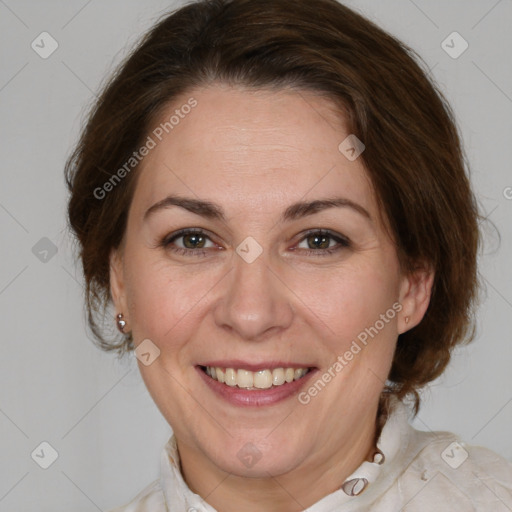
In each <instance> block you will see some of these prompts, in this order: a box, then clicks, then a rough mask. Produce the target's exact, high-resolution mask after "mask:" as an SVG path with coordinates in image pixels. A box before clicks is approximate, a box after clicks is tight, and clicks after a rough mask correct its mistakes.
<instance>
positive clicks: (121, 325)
mask: <svg viewBox="0 0 512 512" xmlns="http://www.w3.org/2000/svg"><path fill="white" fill-rule="evenodd" d="M116 324H117V328H118V329H119V331H120V332H122V333H123V334H124V328H125V327H126V321H125V320H123V314H122V313H119V314H118V315H117V317H116Z"/></svg>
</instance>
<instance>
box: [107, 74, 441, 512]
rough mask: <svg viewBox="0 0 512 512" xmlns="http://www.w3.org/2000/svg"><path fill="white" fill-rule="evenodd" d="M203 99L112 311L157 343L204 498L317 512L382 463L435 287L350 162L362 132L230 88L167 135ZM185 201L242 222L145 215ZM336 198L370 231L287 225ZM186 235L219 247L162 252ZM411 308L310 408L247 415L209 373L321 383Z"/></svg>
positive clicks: (139, 233) (329, 224) (167, 412)
mask: <svg viewBox="0 0 512 512" xmlns="http://www.w3.org/2000/svg"><path fill="white" fill-rule="evenodd" d="M191 97H193V98H195V100H197V107H195V108H194V109H193V110H192V112H191V113H190V114H188V115H187V116H186V117H185V118H184V119H182V120H180V123H179V124H178V125H177V126H175V127H174V129H173V130H172V131H170V132H169V134H168V135H166V136H165V137H164V138H163V139H162V141H161V142H159V143H158V144H157V146H156V147H155V148H153V149H152V150H151V151H150V153H149V154H148V156H146V157H145V158H144V160H143V162H142V164H141V167H140V168H139V169H138V171H137V172H139V173H140V174H139V176H138V181H137V186H136V190H135V194H134V197H133V201H132V204H131V208H130V212H129V218H128V224H127V230H126V233H125V237H124V240H123V243H122V245H121V247H120V248H119V250H118V251H115V252H113V253H112V257H111V291H112V297H113V300H114V303H115V306H116V308H117V311H119V312H123V314H124V316H125V319H126V321H127V328H126V330H131V331H132V332H133V336H134V342H135V344H136V345H137V344H138V343H140V342H141V341H142V340H144V339H146V338H149V339H150V340H151V341H152V342H153V343H154V344H155V345H156V346H158V348H159V349H160V351H161V352H160V356H159V357H158V358H157V359H156V360H155V361H154V362H153V363H152V364H151V365H149V366H144V365H142V364H141V363H140V362H139V367H140V371H141V374H142V377H143V379H144V381H145V384H146V386H147V388H148V390H149V392H150V394H151V396H152V397H153V399H154V401H155V403H156V404H157V406H158V407H159V409H160V411H161V412H162V414H163V416H164V417H165V418H166V420H167V421H168V422H169V424H170V425H171V426H172V428H173V430H174V433H175V435H176V438H177V442H178V449H179V452H180V457H181V461H182V471H183V474H184V477H185V480H186V482H187V483H188V485H189V487H190V488H191V489H192V490H193V491H194V492H196V493H198V494H199V495H201V496H202V497H203V498H204V499H205V500H206V501H207V502H208V503H210V504H211V505H212V506H214V507H215V508H216V509H217V510H219V511H222V512H231V511H235V510H236V511H240V510H244V511H252V510H255V511H256V510H258V511H261V510H267V511H280V512H283V511H285V512H288V511H290V512H292V511H299V510H303V509H304V508H306V507H308V506H311V505H312V504H313V503H315V502H317V501H318V500H319V499H321V498H322V497H324V496H326V495H327V494H329V493H331V492H333V491H335V490H336V489H338V488H339V486H340V485H341V484H342V483H343V481H344V480H345V479H346V478H347V477H348V476H349V475H350V474H351V473H352V472H353V471H354V470H355V469H356V468H357V467H358V466H359V465H360V464H361V463H362V462H363V461H364V460H365V459H367V458H369V457H370V455H371V454H372V453H373V440H374V435H375V418H376V414H377V406H378V400H379V395H380V392H381V390H382V388H383V386H384V384H385V380H386V377H387V375H388V372H389V369H390V366H391V362H392V357H393V352H394V349H395V345H396V340H397V337H398V335H399V334H400V333H401V332H404V331H405V330H407V329H410V328H412V327H413V326H415V325H417V324H418V323H419V322H420V321H421V318H422V317H423V315H424V313H425V311H426V308H427V306H428V302H429V298H430V291H431V286H432V277H433V276H432V275H431V273H429V272H428V271H418V272H417V273H415V274H412V275H404V274H403V273H402V272H401V269H400V265H399V262H398V258H397V253H396V249H395V247H394V244H393V242H392V240H391V239H390V238H389V236H388V234H387V231H386V229H385V227H384V225H383V224H382V221H381V220H379V219H380V216H379V211H378V206H377V202H376V200H375V197H374V195H373V191H372V187H371V184H370V182H369V179H368V177H367V174H366V171H365V169H364V165H363V163H362V160H361V159H360V158H359V159H357V160H355V161H354V162H351V161H349V160H348V159H347V158H345V156H344V155H343V154H341V153H340V151H339V150H338V146H339V144H340V143H341V142H342V141H343V140H344V139H345V138H346V137H347V135H349V133H348V132H347V130H346V128H345V126H344V123H343V118H342V116H341V115H340V113H339V112H338V111H337V110H336V109H335V107H334V105H333V104H332V103H330V101H329V100H327V99H325V98H322V97H320V96H316V95H314V94H313V93H311V92H305V91H301V92H298V91H293V90H287V91H279V92H276V91H266V90H260V91H254V90H246V89H243V88H231V87H228V86H223V85H220V84H215V85H212V86H210V87H208V88H204V89H196V90H193V91H189V93H187V94H186V95H184V96H183V97H181V98H179V99H178V100H177V101H176V102H174V103H173V105H172V106H169V108H168V109H166V110H165V112H163V113H162V116H161V118H159V119H158V120H157V121H156V123H155V126H157V125H158V124H159V123H160V122H161V121H164V120H167V119H169V117H170V115H172V113H173V112H174V110H175V109H176V108H179V106H180V105H183V104H184V103H186V102H187V100H188V99H189V98H191ZM170 194H173V195H179V196H182V197H190V198H193V199H200V200H207V201H211V202H213V203H216V204H217V205H219V206H220V207H221V208H222V209H223V210H224V213H225V217H226V218H225V220H224V221H221V220H216V219H209V218H205V217H203V216H200V215H197V214H195V213H191V212H189V211H187V210H185V209H183V208H180V207H177V206H172V207H168V208H162V209H158V210H157V211H154V212H153V213H152V214H150V215H148V216H147V218H146V219H145V218H144V215H145V212H146V211H147V210H148V209H149V208H150V207H151V206H152V205H154V204H155V203H157V202H159V201H161V200H162V199H164V198H165V197H166V196H168V195H170ZM334 196H336V197H344V198H346V199H349V200H350V201H353V202H354V203H357V204H358V205H360V206H362V207H363V208H364V209H366V210H367V212H368V213H369V215H370V219H368V218H366V217H365V216H364V215H362V214H361V213H359V212H357V211H356V210H354V209H352V208H350V207H336V208H328V209H325V210H322V211H319V212H317V213H314V214H312V215H308V216H306V217H303V218H299V219H296V220H288V221H282V220H280V217H281V215H282V213H283V212H284V210H285V209H286V208H287V207H288V206H290V205H291V204H292V203H295V202H297V201H311V200H316V199H329V198H332V197H334ZM183 228H201V229H202V230H204V231H206V234H207V238H206V239H205V240H206V241H203V243H204V246H203V247H202V248H201V247H200V248H194V247H195V245H190V239H187V240H185V239H184V238H178V239H176V240H175V241H174V245H172V244H171V245H168V246H167V247H163V246H162V245H161V244H160V242H161V241H162V239H165V238H166V237H167V238H169V235H171V234H173V233H175V232H176V231H178V230H179V229H183ZM311 229H324V230H330V231H332V232H333V233H334V234H335V235H341V236H343V237H346V238H348V239H349V240H350V246H349V247H343V246H339V244H338V243H337V241H336V240H334V239H332V238H328V239H327V242H326V243H327V245H328V246H329V247H331V248H333V247H339V250H337V251H335V252H333V253H331V254H326V253H325V250H324V251H322V249H321V248H316V246H315V245H314V244H311V240H312V239H314V236H313V237H311V236H310V237H309V238H307V237H306V234H305V233H306V232H307V231H308V230H311ZM249 236H250V237H253V238H254V239H255V240H256V241H257V242H258V243H259V245H260V246H261V247H262V248H263V253H262V254H261V255H260V256H259V257H258V258H257V259H256V260H255V261H254V262H252V263H250V264H249V263H247V262H246V261H244V259H242V258H241V257H240V256H239V255H238V254H237V253H236V252H235V250H236V248H237V247H238V246H239V244H240V243H241V242H242V241H243V240H244V239H246V238H247V237H249ZM308 240H309V241H310V242H309V245H308ZM186 241H188V244H189V245H184V243H185V242H186ZM196 243H197V242H196ZM172 247H178V248H184V247H189V253H187V254H178V253H176V252H173V251H172ZM190 247H192V249H190ZM322 247H325V246H322ZM308 249H309V250H310V253H308ZM194 251H195V253H194ZM313 251H316V252H313ZM197 253H201V254H200V255H197ZM396 303H399V304H401V306H402V310H401V312H400V313H398V314H397V315H396V316H395V318H393V319H392V320H390V321H389V322H387V323H386V324H385V327H384V328H383V329H382V330H380V331H379V334H378V335H377V336H375V337H374V338H373V339H371V341H370V342H369V343H368V345H367V346H366V347H365V348H364V349H363V350H362V351H361V352H360V353H359V354H357V355H355V356H354V358H353V360H352V361H350V363H349V364H348V365H347V366H346V367H345V368H344V369H343V371H341V372H339V373H338V374H337V375H336V377H335V378H334V379H332V380H331V382H329V384H328V385H326V386H325V388H324V389H323V390H322V391H321V392H319V393H318V395H317V396H315V397H313V398H312V399H311V400H310V402H309V403H308V404H307V405H303V404H301V403H300V402H299V401H298V400H297V397H296V396H294V397H291V398H288V399H286V400H284V401H281V402H279V403H276V404H273V405H269V406H259V407H244V408H241V407H237V406H234V405H232V404H230V403H228V402H226V401H225V400H224V399H222V398H220V397H218V396H217V395H216V394H215V393H214V392H212V391H211V390H210V389H209V387H208V386H206V385H205V383H204V382H203V379H202V378H201V376H200V375H199V374H198V370H197V368H196V365H198V364H200V363H201V362H205V361H212V360H221V359H228V358H230V359H241V360H244V361H250V362H252V363H253V364H258V363H263V362H269V361H289V362H294V363H297V364H301V365H303V366H309V367H316V368H318V372H319V373H318V375H317V377H316V378H318V377H320V376H321V375H322V374H323V373H324V372H325V371H326V370H327V369H328V368H329V367H331V366H332V364H333V363H334V362H335V361H336V359H337V357H338V356H339V355H341V354H344V352H345V351H346V350H348V349H349V347H350V345H351V343H352V341H353V340H354V339H356V337H357V335H358V334H359V333H360V332H361V331H363V330H364V329H365V328H367V327H370V326H373V325H375V322H376V321H377V320H378V319H379V318H380V315H382V314H384V313H386V311H387V310H389V309H390V308H391V307H392V305H393V304H396ZM405 317H409V322H408V323H407V324H406V323H405V320H404V319H405ZM315 380H316V379H315ZM246 443H252V444H253V445H254V446H255V447H257V450H258V451H259V453H260V454H261V458H260V459H259V460H258V461H257V463H256V464H254V465H253V466H252V467H246V466H245V465H244V464H243V463H242V462H241V460H240V459H239V457H238V456H237V454H238V452H239V451H240V450H241V449H242V448H243V447H244V445H246ZM248 477H250V478H248Z"/></svg>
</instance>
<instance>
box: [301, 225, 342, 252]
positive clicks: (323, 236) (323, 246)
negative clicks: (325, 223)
mask: <svg viewBox="0 0 512 512" xmlns="http://www.w3.org/2000/svg"><path fill="white" fill-rule="evenodd" d="M296 247H297V248H299V249H300V250H302V251H306V253H307V254H313V253H315V256H321V255H324V254H332V253H334V252H337V251H340V250H342V249H346V248H348V247H350V241H349V240H348V239H347V238H346V237H344V236H342V235H339V234H337V233H333V232H331V231H328V230H324V229H318V230H314V231H313V230H312V231H309V232H308V233H306V234H305V236H304V237H303V238H302V239H301V241H300V242H299V244H297V246H296Z"/></svg>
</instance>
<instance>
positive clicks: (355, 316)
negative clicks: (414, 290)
mask: <svg viewBox="0 0 512 512" xmlns="http://www.w3.org/2000/svg"><path fill="white" fill-rule="evenodd" d="M392 268H393V267H388V270H389V273H388V274H386V273H383V272H381V269H380V267H376V266H375V265H359V266H349V265H347V266H346V267H345V268H339V269H336V270H333V271H331V272H329V273H326V274H325V276H322V277H320V276H315V279H307V280H304V279H302V280H300V281H299V280H297V281H296V282H295V289H296V290H297V295H298V296H299V297H301V298H302V297H304V299H303V300H304V305H305V307H306V309H309V310H310V311H311V312H312V313H313V318H316V324H317V326H318V329H320V330H321V332H324V333H325V336H326V339H330V340H333V341H332V343H333V344H338V345H339V344H340V340H343V341H344V342H345V343H346V342H349V343H350V341H351V340H353V339H355V338H356V337H357V336H358V334H359V333H361V332H364V330H365V329H366V328H370V327H371V326H373V325H374V324H375V323H376V322H377V321H378V320H379V319H380V318H381V316H380V315H386V312H388V310H390V309H392V306H393V304H394V303H395V301H396V300H397V297H398V294H397V292H396V290H397V281H396V278H395V277H394V273H393V272H392V270H391V269H392ZM310 316H311V314H310ZM388 316H389V317H391V316H393V318H394V316H395V315H394V310H392V314H389V315H388ZM392 320H393V319H392V318H391V322H386V325H388V323H392ZM379 326H380V322H379Z"/></svg>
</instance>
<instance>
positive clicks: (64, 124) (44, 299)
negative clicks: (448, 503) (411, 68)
mask: <svg viewBox="0 0 512 512" xmlns="http://www.w3.org/2000/svg"><path fill="white" fill-rule="evenodd" d="M347 4H348V5H350V6H352V7H355V8H356V9H358V10H360V11H361V12H362V13H364V14H366V15H367V16H368V17H369V18H371V19H373V20H374V21H376V22H377V23H378V24H380V25H381V26H383V27H384V28H386V29H388V30H389V31H390V32H392V33H393V34H395V35H397V36H398V37H399V38H401V39H402V40H404V41H405V42H406V43H407V44H409V45H410V46H411V47H413V48H414V49H415V50H416V51H418V52H419V54H420V55H421V56H422V57H423V58H424V60H425V61H426V63H427V65H428V66H429V67H430V68H431V69H432V73H433V75H434V76H435V78H436V79H437V81H438V82H439V84H440V86H441V88H442V90H443V91H444V92H445V94H446V95H447V97H448V99H449V100H450V101H451V103H452V105H453V107H454V109H455V112H456V115H457V117H458V121H459V124H460V126H461V130H462V134H463V137H464V142H465V145H466V151H467V155H468V159H469V162H470V164H471V167H472V179H473V183H474V186H475V189H476V191H477V193H478V197H479V200H480V202H481V205H482V207H483V209H484V211H485V212H486V213H487V214H488V216H489V218H490V219H491V220H492V221H493V222H494V223H495V225H496V226H497V228H498V229H499V231H500V232H501V237H502V241H501V245H500V246H498V241H497V237H496V235H495V234H494V233H493V231H492V229H490V228H486V230H485V233H486V236H485V238H486V247H485V250H484V252H483V254H482V257H481V270H482V275H483V278H484V279H483V281H484V284H485V285H486V291H485V293H484V294H483V296H482V305H481V307H480V309H479V313H478V333H477V339H476V341H475V342H474V343H473V344H471V345H470V346H468V347H466V348H463V349H459V350H458V351H457V353H456V354H455V357H454V360H453V363H452V364H451V366H450V368H449V370H448V371H447V372H446V373H445V374H444V375H443V376H442V377H441V378H440V379H439V380H438V381H436V382H435V383H433V385H432V386H431V387H430V389H429V390H428V391H427V392H425V393H424V394H423V397H424V405H423V407H422V409H421V411H420V414H419V416H418V418H417V419H416V420H415V421H414V425H415V426H416V427H417V428H420V429H422V430H450V431H453V432H456V433H457V434H458V435H460V437H461V438H462V439H463V440H465V441H467V442H468V443H470V444H477V445H483V446H487V447H489V448H491V449H493V450H495V451H497V452H498V453H500V454H502V455H503V456H504V457H506V458H508V459H509V460H512V438H511V436H510V432H511V425H512V404H511V401H512V372H511V370H510V365H511V361H512V343H510V341H511V336H510V318H511V315H512V286H511V285H512V271H511V268H510V261H511V255H512V232H511V227H510V216H511V214H512V188H508V187H512V173H511V170H510V169H511V167H510V166H511V162H512V144H511V142H512V139H511V135H512V123H511V122H510V118H511V116H512V69H511V66H510V51H511V49H512V48H511V46H512V44H511V43H512V37H511V31H510V26H511V22H512V2H511V1H510V0H500V1H496V0H478V1H477V0H473V1H467V0H464V1H462V0H458V1H457V0H452V1H441V0H436V1H426V0H414V1H412V0H385V1H384V0H383V1H379V2H375V1H371V0H353V1H347ZM176 5H178V3H175V2H171V1H163V0H144V1H142V0H129V1H127V0H123V1H121V0H108V1H101V2H100V1H98V0H90V1H83V0H81V1H69V0H68V1H64V0H61V1H57V0H54V1H45V2H41V1H36V0H32V1H28V0H19V1H15V0H0V34H1V36H0V37H1V44H0V54H1V63H2V66H1V71H0V116H1V120H2V123H1V135H0V143H1V145H2V150H1V153H0V155H1V164H0V169H1V170H0V173H1V188H0V226H1V234H2V236H1V244H0V258H1V265H0V315H1V332H2V345H1V346H2V357H0V379H1V380H0V450H1V452H0V510H1V511H10V512H12V511H18V510H23V511H25V512H31V511H34V512H35V511H37V512H45V511H52V512H55V511H61V510H62V511H63V510H73V511H75V512H81V511H83V512H89V511H95V510H108V509H109V508H111V507H113V506H116V505H119V504H121V503H124V502H126V501H127V500H128V499H129V498H131V497H132V496H134V495H135V494H136V493H137V492H139V491H140V490H141V489H142V488H143V487H144V486H145V485H147V484H148V483H150V482H151V481H152V480H154V479H155V478H157V475H158V464H159V455H160V450H161V448H162V446H163V445H164V443H165V441H166V440H167V438H168V437H169V435H170V427H169V426H168V425H167V424H166V422H165V420H164V419H163V418H162V417H161V416H160V413H159V412H158V410H157V408H156V406H155V405H154V404H153V402H152V400H151V398H150V397H149V394H148V393H147V391H146V390H145V388H144V385H143V383H142V380H141V378H140V376H139V374H138V370H137V366H136V364H135V361H134V359H133V358H127V359H126V360H125V361H118V360H117V359H116V358H115V357H114V356H112V355H109V354H105V353H102V352H100V351H99V350H98V349H96V348H95V346H94V345H93V344H92V342H91V341H90V340H89V339H88V338H87V335H86V331H85V324H84V320H83V312H82V285H81V282H82V281H81V277H80V271H79V269H77V267H76V266H75V263H74V260H73V251H72V244H71V243H70V240H69V237H68V234H67V233H66V224H65V206H66V197H67V193H66V190H65V187H64V181H63V173H62V171H63V165H64V161H65V159H66V156H67V155H68V153H69V151H70V149H71V147H72V145H73V142H75V141H76V137H77V134H78V131H79V128H80V125H81V122H82V120H83V115H84V112H85V109H86V106H87V105H89V104H90V102H91V101H92V100H93V99H94V96H95V91H97V90H98V87H99V85H100V83H101V82H102V80H103V79H104V77H105V75H106V74H107V73H108V72H109V71H111V70H112V69H113V67H114V65H115V63H117V62H119V60H120V59H121V58H122V57H123V56H124V55H126V53H127V51H128V49H129V48H130V47H131V46H132V45H133V44H134V43H135V41H136V40H137V38H138V36H140V35H141V34H142V33H143V31H145V30H146V29H147V28H148V27H150V25H151V24H152V23H153V22H154V21H155V20H156V19H157V18H158V17H159V16H160V15H161V14H162V13H163V12H165V11H166V10H169V9H171V8H173V7H174V6H176ZM43 31H47V32H49V33H50V34H51V35H52V37H53V38H54V39H55V40H56V41H57V42H58V44H59V47H58V49H57V50H56V51H55V53H53V54H52V55H51V56H50V57H49V58H47V59H42V58H41V57H40V56H39V55H38V54H37V53H36V52H35V51H34V50H33V49H32V48H31V42H32V41H33V40H34V39H36V37H37V36H38V35H39V34H40V33H41V32H43ZM453 31H457V32H459V33H460V34H461V35H462V36H463V37H464V39H465V40H467V42H468V43H469V48H468V49H467V51H465V52H464V53H463V54H462V55H461V56H460V57H459V58H457V59H453V58H451V57H450V56H449V55H448V54H447V53H446V52H445V51H444V50H443V48H442V47H441V43H442V41H443V40H445V39H446V37H447V36H448V35H449V34H451V33H452V32H453ZM457 44H458V43H457ZM507 198H508V199H507ZM44 237H46V238H47V239H49V240H50V241H51V243H52V244H54V245H55V247H57V248H58V252H57V253H56V254H55V255H53V256H52V253H51V251H50V252H48V253H47V254H46V253H44V250H45V249H48V248H51V247H52V246H51V245H49V242H48V240H43V241H42V242H41V241H40V240H41V239H42V238H44ZM36 244H39V245H36ZM34 246H36V249H34V251H33V247H34ZM34 252H35V253H36V254H34ZM41 259H43V261H41ZM45 259H46V260H47V261H44V260H45ZM507 262H508V263H507ZM43 441H46V442H48V443H50V444H51V445H52V446H53V447H54V448H55V450H56V451H57V452H58V455H59V456H58V458H57V460H56V461H55V462H54V463H53V464H52V465H51V466H50V467H49V468H48V469H46V470H45V469H42V468H40V467H39V466H38V465H37V464H36V463H35V462H34V460H33V459H32V458H31V453H32V452H33V450H34V449H36V448H37V447H38V446H39V445H40V443H41V442H43ZM47 453H48V451H46V454H47ZM45 456H46V455H45Z"/></svg>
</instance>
